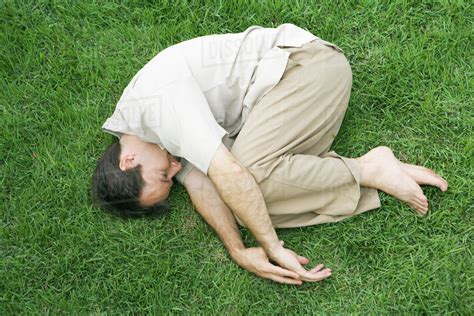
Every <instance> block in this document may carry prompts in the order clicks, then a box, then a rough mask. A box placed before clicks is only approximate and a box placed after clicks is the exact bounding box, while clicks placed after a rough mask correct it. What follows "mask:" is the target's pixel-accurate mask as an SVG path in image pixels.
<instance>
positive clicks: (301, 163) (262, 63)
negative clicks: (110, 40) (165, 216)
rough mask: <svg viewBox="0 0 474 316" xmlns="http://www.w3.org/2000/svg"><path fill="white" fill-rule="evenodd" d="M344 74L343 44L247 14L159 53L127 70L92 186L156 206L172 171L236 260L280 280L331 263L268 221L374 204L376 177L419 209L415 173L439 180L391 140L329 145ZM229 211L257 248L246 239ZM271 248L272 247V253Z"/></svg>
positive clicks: (345, 87)
mask: <svg viewBox="0 0 474 316" xmlns="http://www.w3.org/2000/svg"><path fill="white" fill-rule="evenodd" d="M351 85H352V73H351V68H350V66H349V63H348V61H347V59H346V58H345V57H344V55H343V54H342V51H341V49H340V48H339V47H337V46H336V45H334V44H331V43H328V42H326V41H324V40H321V39H319V38H318V37H316V36H314V35H313V34H311V33H309V32H307V31H305V30H303V29H301V28H299V27H297V26H295V25H292V24H284V25H281V26H280V27H278V28H274V29H272V28H261V27H258V26H253V27H250V28H248V29H247V30H245V31H244V32H243V33H237V34H223V35H211V36H204V37H199V38H195V39H192V40H189V41H185V42H183V43H180V44H177V45H174V46H171V47H169V48H167V49H165V50H163V51H162V52H160V53H159V54H158V55H157V56H156V57H155V58H153V59H152V60H151V61H150V62H149V63H148V64H146V65H145V66H144V67H143V68H142V69H141V70H140V71H139V72H138V73H137V74H136V75H135V77H134V78H133V79H132V81H131V82H130V84H129V85H128V86H127V87H126V89H125V91H124V92H123V95H122V97H121V98H120V100H119V102H118V105H117V107H116V110H115V112H114V113H113V115H112V116H111V117H110V118H109V119H108V120H107V121H106V122H105V124H104V126H103V128H104V130H106V131H108V132H110V133H112V134H114V135H116V136H118V137H119V138H120V141H118V142H116V143H114V144H112V145H111V146H110V147H109V148H108V149H107V150H106V151H105V153H104V155H103V157H102V158H101V159H100V161H99V162H98V164H97V167H96V170H95V172H94V175H93V195H94V198H95V199H96V200H97V201H98V202H99V203H100V205H101V206H102V207H104V208H106V209H108V210H111V211H113V212H115V213H116V214H118V215H120V216H122V217H138V216H156V215H159V214H161V213H163V211H164V210H165V209H166V206H165V205H166V204H164V201H165V199H166V198H167V197H168V194H169V192H170V188H171V186H172V184H173V181H172V179H173V177H174V176H176V178H177V180H178V181H179V182H180V183H182V184H184V186H185V188H186V190H187V192H188V193H189V195H190V197H191V200H192V202H193V204H194V205H195V207H196V209H197V210H198V212H199V213H200V214H201V215H202V216H203V217H204V219H205V220H206V221H207V222H208V223H209V224H210V226H211V227H212V228H213V229H214V230H215V231H216V232H217V234H218V235H219V237H220V239H221V240H222V242H223V243H224V245H225V247H226V248H227V250H228V251H229V254H230V256H231V257H232V259H233V260H234V261H235V262H236V263H237V264H239V265H240V266H241V267H243V268H245V269H247V270H249V271H251V272H253V273H255V274H257V275H259V276H261V277H263V278H268V279H271V280H274V281H277V282H281V283H288V284H301V283H302V282H303V281H308V282H314V281H320V280H323V279H325V278H327V277H329V276H330V275H331V270H330V269H328V268H324V267H323V265H322V264H319V265H317V266H316V267H314V268H313V269H311V270H306V269H305V268H303V266H302V265H305V264H307V263H308V259H306V258H304V257H301V256H299V255H297V254H295V253H294V252H293V251H291V250H289V249H287V248H284V247H283V243H282V242H280V241H279V239H278V236H277V234H276V232H275V228H276V227H301V226H307V225H314V224H322V223H329V222H337V221H340V220H342V219H345V218H348V217H350V216H354V215H356V214H359V213H362V212H365V211H367V210H370V209H374V208H378V207H379V206H380V200H379V197H378V193H377V190H382V191H384V192H386V193H388V194H390V195H392V196H394V197H396V198H398V199H400V200H402V201H404V202H406V203H408V205H410V207H412V208H413V209H414V210H415V211H416V212H418V213H421V214H425V213H426V212H427V211H428V201H427V199H426V197H425V195H423V191H422V190H421V188H420V185H422V184H425V185H433V186H436V187H438V188H440V189H441V190H442V191H446V189H447V186H448V185H447V182H446V181H445V180H444V179H442V178H441V177H440V176H439V175H437V174H436V173H434V172H433V171H431V170H429V169H426V168H424V167H420V166H415V165H410V164H405V163H402V162H400V161H399V160H397V159H396V158H395V156H394V155H393V153H392V151H391V150H390V149H389V148H387V147H376V148H374V149H372V150H370V151H369V152H368V153H367V154H365V155H363V156H361V157H358V158H346V157H342V156H339V155H338V154H336V153H335V152H334V151H329V149H330V147H331V144H332V142H333V140H334V138H335V136H336V134H337V133H338V131H339V128H340V126H341V122H342V120H343V117H344V114H345V111H346V109H347V105H348V102H349V96H350V91H351ZM236 221H237V222H238V223H239V224H240V225H242V226H245V227H247V228H248V229H249V230H250V231H251V232H252V234H253V235H254V236H255V238H256V240H257V241H258V242H259V244H260V246H261V248H245V245H244V244H243V242H242V239H241V236H240V234H239V230H238V228H237V225H236ZM269 260H272V262H274V263H275V265H274V264H272V263H270V261H269Z"/></svg>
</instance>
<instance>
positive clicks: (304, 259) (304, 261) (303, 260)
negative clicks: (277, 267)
mask: <svg viewBox="0 0 474 316" xmlns="http://www.w3.org/2000/svg"><path fill="white" fill-rule="evenodd" d="M297 257H298V261H299V262H300V263H301V264H308V263H309V259H308V258H306V257H303V256H299V255H297Z"/></svg>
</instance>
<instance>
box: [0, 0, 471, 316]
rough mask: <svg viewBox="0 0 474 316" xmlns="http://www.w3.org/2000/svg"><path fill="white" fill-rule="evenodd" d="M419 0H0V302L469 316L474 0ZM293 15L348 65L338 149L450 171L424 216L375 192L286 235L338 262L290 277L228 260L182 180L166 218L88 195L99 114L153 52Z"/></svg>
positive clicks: (315, 255)
mask: <svg viewBox="0 0 474 316" xmlns="http://www.w3.org/2000/svg"><path fill="white" fill-rule="evenodd" d="M337 3H339V4H337ZM414 3H415V2H413V4H410V1H362V2H359V1H341V2H335V1H330V0H327V1H321V2H320V3H314V2H313V1H268V2H248V3H246V2H240V1H215V2H211V1H205V2H202V3H200V2H190V3H186V2H176V3H173V4H170V3H168V4H165V3H162V4H151V3H141V1H130V3H118V2H117V1H110V2H103V1H100V2H97V1H1V2H0V42H1V45H0V87H1V90H0V123H1V137H0V154H1V158H0V183H1V191H0V196H1V201H2V202H1V205H0V207H1V210H0V212H1V226H0V230H1V231H0V251H1V257H0V260H1V261H0V314H1V315H12V314H59V313H70V312H74V313H78V314H103V313H107V314H118V313H120V314H122V313H140V314H141V313H159V314H163V313H165V314H168V313H180V314H181V313H182V314H189V313H193V314H197V313H199V314H216V315H220V314H232V315H235V314H267V313H268V314H310V313H317V314H323V313H324V314H328V313H331V314H333V313H337V314H345V313H351V312H352V313H357V314H367V313H371V314H386V313H396V314H405V313H410V314H413V313H416V314H419V313H422V314H428V313H429V314H471V313H472V311H473V308H474V282H473V281H474V280H473V279H474V271H473V266H474V262H473V255H472V250H473V249H472V248H473V247H472V245H473V223H474V221H473V205H474V199H473V182H474V172H473V169H474V168H473V166H474V159H473V157H474V152H473V148H474V140H473V126H474V119H473V117H474V109H473V90H474V87H473V72H472V65H473V59H472V58H473V33H472V29H473V16H474V14H473V6H472V4H470V3H469V1H465V2H464V1H416V4H414ZM287 22H289V23H294V24H296V25H299V26H301V27H303V28H305V29H307V30H309V31H311V32H312V33H314V34H315V35H317V36H319V37H321V38H323V39H325V40H328V41H331V42H333V43H335V44H337V45H338V46H340V47H341V48H342V49H343V50H344V52H345V54H346V56H347V58H348V59H349V61H350V63H351V65H352V69H353V76H354V80H353V81H354V83H353V91H352V97H351V101H350V105H349V110H348V113H347V115H346V117H345V120H344V123H343V127H342V129H341V132H340V134H339V136H338V137H337V139H336V142H335V144H334V147H333V149H334V150H335V151H337V152H338V153H339V154H342V155H345V156H348V157H356V156H359V155H361V154H364V153H365V152H367V151H368V150H369V149H371V148H373V147H375V146H378V145H387V146H389V147H391V148H392V149H393V150H394V152H395V155H396V156H397V157H398V158H400V159H401V160H403V161H406V162H410V163H415V164H421V165H424V166H426V167H429V168H432V169H434V170H435V171H436V172H438V173H439V174H441V175H442V176H443V177H445V178H446V179H447V180H448V182H449V185H450V186H449V190H448V191H447V192H446V193H441V191H439V190H437V189H435V188H428V187H426V188H424V192H425V194H426V195H427V197H428V198H429V201H430V212H429V214H428V215H427V216H425V217H419V216H417V215H415V213H414V211H412V210H411V209H409V208H408V207H407V206H406V205H405V204H403V203H401V202H399V201H397V200H396V199H394V198H392V197H390V196H388V195H385V194H383V193H380V196H381V200H382V204H383V205H382V207H381V208H380V209H378V210H374V211H370V212H368V213H365V214H362V215H360V216H357V217H354V218H351V219H348V220H346V221H343V222H341V223H337V224H326V225H319V226H312V227H307V228H298V229H280V230H278V231H277V232H278V234H279V237H280V239H282V240H284V241H285V244H286V246H288V247H289V248H291V249H294V250H295V251H297V252H298V253H300V254H302V255H305V256H307V257H309V258H310V260H311V264H313V265H314V264H316V263H320V262H322V263H324V264H325V265H326V266H328V267H331V268H332V269H333V275H332V277H331V278H330V279H328V280H326V281H324V282H320V283H305V284H303V285H302V286H299V287H297V286H288V285H281V284H277V283H272V282H270V281H267V280H263V279H260V278H258V277H256V276H254V275H252V274H250V273H248V272H246V271H245V270H243V269H241V268H239V267H238V266H237V265H236V264H234V263H233V262H232V260H231V259H230V257H229V256H228V255H227V253H226V251H225V249H224V247H223V246H222V244H221V242H220V241H219V239H218V238H217V236H216V235H215V234H214V232H213V231H212V230H210V228H209V227H208V226H207V224H206V223H205V222H204V220H203V219H202V218H201V217H200V215H199V214H198V213H197V212H196V211H195V209H194V208H193V206H192V204H191V203H190V199H189V197H188V196H187V193H186V191H185V190H184V188H183V187H182V186H180V185H179V184H175V185H174V186H173V190H172V192H171V196H170V199H169V203H170V205H171V207H172V212H171V213H170V214H169V215H168V216H166V217H165V218H163V219H159V220H130V221H127V220H121V219H117V218H114V217H112V216H110V215H108V214H107V213H105V212H103V211H101V210H100V209H96V208H94V207H93V206H91V202H90V196H89V190H90V177H91V173H92V170H93V169H94V167H95V162H96V161H97V159H98V157H100V155H101V153H102V151H103V149H104V148H105V146H106V145H107V144H109V143H110V142H111V141H112V137H111V136H110V135H108V134H105V133H104V132H102V131H101V128H100V127H101V125H102V124H103V122H104V121H105V119H106V118H107V117H108V116H109V115H111V113H112V112H113V110H114V107H115V104H116V102H117V101H118V99H119V97H120V95H121V92H122V90H123V89H124V88H125V86H126V85H127V84H128V82H129V81H130V80H131V78H132V77H133V75H134V74H135V73H136V72H137V71H138V70H139V69H140V68H141V67H142V66H143V65H144V64H145V63H146V62H147V61H148V60H149V59H151V58H152V57H153V56H155V55H156V54H157V53H158V52H159V51H161V50H162V49H164V48H166V47H167V46H169V45H172V44H174V43H178V42H180V41H183V40H186V39H190V38H194V37H197V36H201V35H206V34H213V33H226V32H241V31H243V30H245V29H246V28H247V27H248V26H251V25H262V26H266V27H272V26H277V25H279V24H282V23H287ZM241 232H242V236H243V238H244V241H245V243H246V244H247V245H248V246H254V245H255V240H254V239H253V237H252V235H251V234H250V233H249V232H248V231H247V230H245V229H241Z"/></svg>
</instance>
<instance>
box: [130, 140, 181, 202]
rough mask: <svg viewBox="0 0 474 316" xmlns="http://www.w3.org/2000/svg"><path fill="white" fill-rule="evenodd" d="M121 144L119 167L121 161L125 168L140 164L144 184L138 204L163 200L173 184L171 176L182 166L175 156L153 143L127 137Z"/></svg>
mask: <svg viewBox="0 0 474 316" xmlns="http://www.w3.org/2000/svg"><path fill="white" fill-rule="evenodd" d="M121 142H122V140H121ZM122 145H124V146H123V152H122V154H121V168H122V162H123V163H124V164H125V168H126V167H127V166H129V167H134V166H137V165H141V166H142V168H141V174H142V177H143V180H144V181H145V186H144V187H143V190H142V193H141V195H140V204H141V205H143V206H152V205H155V204H157V203H159V202H161V201H163V200H165V199H166V198H167V197H168V195H169V192H170V188H171V186H172V185H173V181H172V178H173V177H174V176H175V175H176V174H177V173H178V172H179V171H180V170H181V168H182V165H181V163H180V162H178V161H177V160H176V157H174V156H172V155H171V154H169V153H168V152H167V151H166V150H162V149H161V148H160V147H159V146H158V145H156V144H153V143H147V142H143V141H141V140H139V139H127V141H126V143H125V144H122ZM124 161H125V162H124ZM122 169H123V168H122Z"/></svg>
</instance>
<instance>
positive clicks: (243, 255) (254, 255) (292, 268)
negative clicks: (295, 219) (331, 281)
mask: <svg viewBox="0 0 474 316" xmlns="http://www.w3.org/2000/svg"><path fill="white" fill-rule="evenodd" d="M280 243H281V246H280V247H276V248H275V249H272V250H271V253H270V259H271V260H272V261H273V262H275V263H277V264H278V265H279V266H277V265H274V264H272V263H271V262H270V259H269V256H267V254H266V253H265V251H264V250H263V248H261V247H253V248H245V249H242V250H240V251H239V252H238V254H237V255H236V256H235V257H234V260H235V261H236V263H237V264H238V265H239V266H241V267H242V268H244V269H246V270H248V271H250V272H252V273H255V274H256V275H258V276H260V277H262V278H266V279H270V280H273V281H276V282H279V283H285V284H295V285H301V284H302V283H303V281H306V282H316V281H321V280H324V279H326V278H328V277H329V276H331V269H328V268H324V265H322V264H318V265H317V266H316V267H314V268H313V269H311V270H309V271H308V270H306V269H305V268H303V266H302V265H305V264H308V263H309V260H308V259H307V258H305V257H302V256H299V255H297V254H296V253H295V252H294V251H292V250H290V249H287V248H284V247H283V244H284V243H283V241H280Z"/></svg>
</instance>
